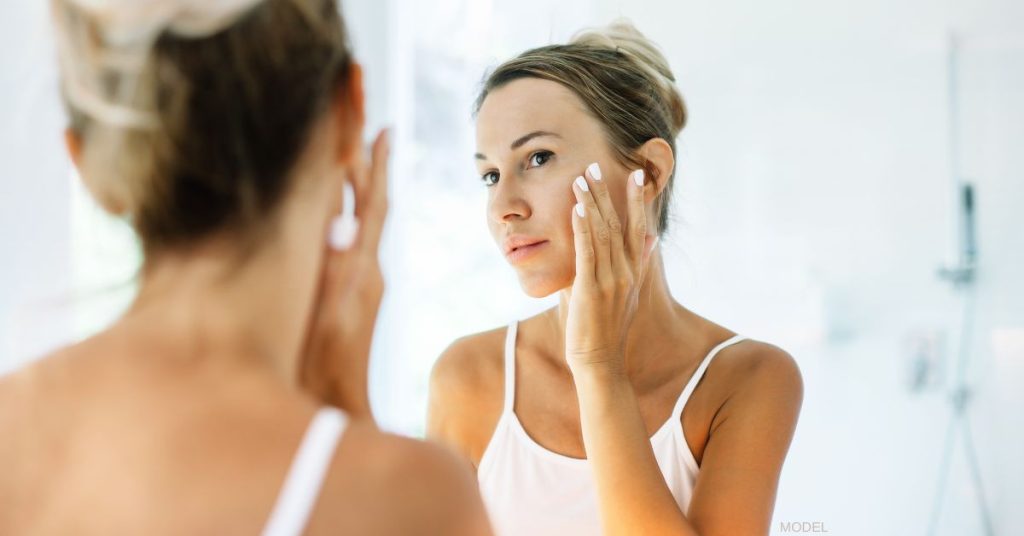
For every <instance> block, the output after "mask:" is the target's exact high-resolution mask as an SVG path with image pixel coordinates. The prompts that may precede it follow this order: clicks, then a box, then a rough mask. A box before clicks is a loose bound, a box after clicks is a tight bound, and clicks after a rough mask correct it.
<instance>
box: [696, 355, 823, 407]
mask: <svg viewBox="0 0 1024 536" xmlns="http://www.w3.org/2000/svg"><path fill="white" fill-rule="evenodd" d="M712 367H714V368H715V369H716V370H715V372H714V376H717V377H719V378H721V379H722V380H723V383H724V384H727V385H729V386H730V393H729V396H735V395H738V394H740V393H744V394H746V395H747V396H749V395H756V396H758V397H763V396H771V397H785V398H787V399H790V400H795V401H796V402H797V403H798V405H799V401H800V400H802V398H803V376H802V375H801V373H800V367H799V365H798V364H797V362H796V360H795V359H794V358H793V356H792V355H790V354H789V352H787V351H785V350H783V349H782V348H779V347H778V346H775V345H773V344H770V343H767V342H763V341H758V340H753V339H748V340H745V341H743V342H741V343H738V344H735V345H733V346H731V347H729V348H726V349H724V350H722V352H721V354H720V355H719V356H717V357H716V359H715V360H714V361H712V363H711V365H709V367H708V368H709V373H710V369H711V368H712ZM709 375H710V374H709Z"/></svg>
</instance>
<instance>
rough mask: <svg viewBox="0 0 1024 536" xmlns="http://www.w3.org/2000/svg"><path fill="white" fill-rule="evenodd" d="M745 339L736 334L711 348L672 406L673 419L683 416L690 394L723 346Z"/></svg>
mask: <svg viewBox="0 0 1024 536" xmlns="http://www.w3.org/2000/svg"><path fill="white" fill-rule="evenodd" d="M744 339H746V337H744V336H742V335H734V336H732V337H731V338H729V339H727V340H725V341H723V342H722V343H720V344H719V345H718V346H715V347H714V348H712V349H711V351H710V352H708V355H707V357H705V358H704V360H703V361H701V363H700V366H698V367H697V370H696V371H694V373H693V376H690V381H688V382H687V383H686V387H684V388H683V392H682V394H680V395H679V400H676V406H675V407H674V408H672V419H673V420H676V421H678V420H679V418H680V417H681V416H682V414H683V408H684V407H685V406H686V401H687V400H689V399H690V395H691V394H693V390H694V389H696V388H697V383H698V382H700V379H701V378H702V377H703V376H704V371H706V370H707V369H708V365H710V364H711V360H712V359H714V358H715V356H716V355H718V352H720V351H722V349H723V348H725V347H727V346H732V345H733V344H736V343H738V342H740V341H742V340H744Z"/></svg>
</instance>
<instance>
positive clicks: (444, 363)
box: [427, 327, 507, 464]
mask: <svg viewBox="0 0 1024 536" xmlns="http://www.w3.org/2000/svg"><path fill="white" fill-rule="evenodd" d="M506 333H507V327H500V328H496V329H492V330H489V331H484V332H480V333H474V334H472V335H466V336H464V337H460V338H458V339H456V340H455V341H454V342H452V343H451V344H450V345H448V347H447V348H445V350H444V351H443V352H442V353H441V355H440V357H438V359H437V362H436V363H435V364H434V368H433V370H432V371H431V374H430V402H429V407H428V415H427V436H428V437H430V438H431V439H435V440H438V441H441V442H443V443H445V444H448V445H449V446H451V447H453V448H455V449H456V450H458V451H460V452H461V453H462V454H464V455H465V456H467V457H468V458H469V459H470V460H472V461H473V463H474V464H476V463H477V462H479V459H480V456H482V454H483V450H484V448H486V445H487V442H488V441H489V440H490V437H491V434H492V433H493V431H494V427H495V425H496V424H497V422H498V419H499V418H500V417H501V412H502V401H503V400H504V377H505V374H504V361H505V358H504V344H505V337H506Z"/></svg>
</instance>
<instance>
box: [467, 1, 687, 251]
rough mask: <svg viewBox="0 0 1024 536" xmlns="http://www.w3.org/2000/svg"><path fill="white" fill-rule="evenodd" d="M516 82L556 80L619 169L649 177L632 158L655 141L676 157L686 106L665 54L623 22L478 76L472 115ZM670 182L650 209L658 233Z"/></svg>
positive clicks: (644, 164)
mask: <svg viewBox="0 0 1024 536" xmlns="http://www.w3.org/2000/svg"><path fill="white" fill-rule="evenodd" d="M520 78H541V79H544V80H550V81H553V82H558V83H559V84H562V85H563V86H565V87H566V88H568V89H569V90H571V91H572V92H573V93H575V94H576V95H577V96H578V97H579V98H580V100H582V101H583V103H584V105H585V106H586V108H587V110H589V112H590V113H591V114H592V115H593V116H594V117H595V118H596V119H597V120H598V121H600V122H601V124H602V125H603V127H604V130H605V133H606V135H607V137H608V141H609V143H610V144H611V146H612V149H613V151H614V152H615V154H616V157H617V159H618V160H619V161H620V163H622V164H623V165H627V166H635V167H641V166H642V167H643V168H644V169H645V171H646V172H647V173H648V176H655V175H654V174H655V173H656V172H657V170H656V169H654V168H653V167H652V166H651V165H650V163H649V162H642V161H640V159H639V156H638V155H637V151H638V149H639V148H640V147H641V146H642V145H643V144H644V143H646V142H647V141H649V140H651V139H655V138H661V139H664V140H665V141H666V142H668V144H669V145H670V146H671V148H672V154H673V156H674V155H675V154H676V143H675V139H676V137H677V136H678V135H679V133H680V132H682V130H683V128H684V127H685V126H686V117H687V114H686V105H685V103H684V101H683V97H682V95H681V94H680V92H679V89H678V88H677V87H676V81H675V77H674V76H673V74H672V71H671V69H670V68H669V66H668V61H667V60H666V59H665V56H664V55H663V54H662V53H661V52H660V51H659V50H658V48H657V47H656V46H655V45H654V43H652V42H651V41H650V40H648V39H647V38H646V37H644V35H643V34H641V33H640V32H639V31H638V30H637V29H636V28H635V27H634V26H633V25H632V24H631V23H629V22H628V21H626V20H622V19H619V20H616V21H615V22H613V23H611V24H610V25H608V26H607V27H604V28H597V29H586V30H583V31H581V32H579V33H577V34H576V35H575V36H574V37H573V38H572V39H571V40H570V41H569V43H567V44H558V45H548V46H544V47H539V48H534V49H531V50H527V51H526V52H523V53H522V54H520V55H519V56H517V57H515V58H513V59H511V60H509V61H506V62H505V63H502V64H501V65H499V66H498V67H497V68H496V69H495V70H493V71H492V72H491V73H489V74H488V76H487V77H486V78H485V80H484V83H483V88H482V89H481V91H480V94H479V96H478V97H477V100H476V104H475V106H474V113H476V112H479V111H480V107H481V106H483V103H484V100H485V99H486V98H487V95H488V94H490V92H491V91H494V90H495V89H497V88H499V87H501V86H504V85H505V84H508V83H509V82H512V81H513V80H517V79H520ZM674 179H675V169H673V170H672V174H671V175H670V176H669V177H668V181H667V184H666V186H665V189H664V191H663V193H662V195H661V196H660V199H659V202H658V205H657V211H658V234H659V235H662V234H664V233H665V232H666V230H667V229H668V220H669V214H668V207H669V206H670V204H671V197H672V190H673V184H674Z"/></svg>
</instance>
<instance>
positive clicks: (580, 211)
mask: <svg viewBox="0 0 1024 536" xmlns="http://www.w3.org/2000/svg"><path fill="white" fill-rule="evenodd" d="M576 214H579V215H580V217H581V218H582V217H583V203H576Z"/></svg>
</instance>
